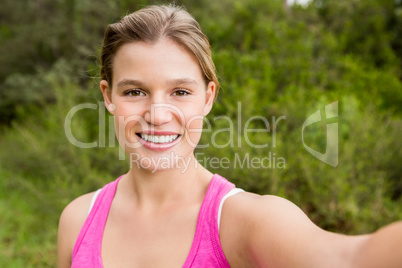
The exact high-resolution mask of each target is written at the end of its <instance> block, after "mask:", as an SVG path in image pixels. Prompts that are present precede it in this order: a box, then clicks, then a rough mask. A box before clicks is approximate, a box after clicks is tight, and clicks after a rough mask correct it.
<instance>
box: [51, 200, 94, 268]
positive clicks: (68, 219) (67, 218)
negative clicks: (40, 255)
mask: <svg viewBox="0 0 402 268" xmlns="http://www.w3.org/2000/svg"><path fill="white" fill-rule="evenodd" d="M93 194H94V193H89V194H86V195H83V196H81V197H78V198H77V199H75V200H73V201H72V202H71V203H70V204H68V205H67V206H66V208H65V209H64V210H63V212H62V213H61V216H60V220H59V229H58V239H57V250H58V252H57V253H58V266H59V268H67V267H71V256H72V253H73V248H74V244H75V241H76V240H77V237H78V234H79V232H80V230H81V228H82V226H83V225H84V222H85V220H86V217H87V213H88V208H89V204H90V202H91V199H92V196H93Z"/></svg>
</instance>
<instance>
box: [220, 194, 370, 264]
mask: <svg viewBox="0 0 402 268" xmlns="http://www.w3.org/2000/svg"><path fill="white" fill-rule="evenodd" d="M220 237H221V243H222V247H223V250H224V252H225V255H226V256H227V258H228V261H229V263H230V264H231V267H349V263H350V262H351V258H352V256H353V254H354V252H355V251H356V250H357V248H358V246H359V245H360V244H361V242H362V241H363V240H364V239H365V238H364V237H347V236H344V235H341V234H335V233H331V232H328V231H325V230H323V229H321V228H319V227H318V226H317V225H315V224H314V223H313V222H312V221H311V220H310V219H309V218H308V217H307V215H306V214H305V213H304V212H303V211H302V210H301V209H300V208H299V207H297V206H296V205H295V204H293V203H292V202H290V201H288V200H286V199H284V198H281V197H277V196H272V195H263V196H261V195H256V194H252V193H247V192H245V193H239V194H236V195H234V196H232V197H231V198H228V199H227V201H226V202H225V203H224V205H223V210H222V218H221V229H220Z"/></svg>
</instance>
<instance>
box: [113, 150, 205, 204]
mask: <svg viewBox="0 0 402 268" xmlns="http://www.w3.org/2000/svg"><path fill="white" fill-rule="evenodd" d="M196 161H197V160H196V159H195V157H194V156H192V157H191V159H190V164H189V165H188V167H187V168H185V169H183V168H182V169H179V168H172V169H166V170H158V171H152V170H147V169H141V168H138V167H132V168H131V169H130V171H129V172H128V173H127V175H126V176H125V178H123V179H122V181H121V182H120V183H119V184H122V187H121V189H122V191H123V192H124V193H125V194H126V195H127V196H129V197H134V200H133V201H134V202H135V203H136V205H137V206H139V207H143V208H151V209H158V208H162V207H168V206H170V205H171V204H177V203H181V202H188V201H189V200H190V199H192V198H196V199H199V198H203V197H204V195H205V192H206V190H207V188H208V185H209V182H210V179H211V178H212V176H213V174H212V173H211V172H210V171H208V170H207V169H205V168H204V167H203V166H202V165H201V164H199V163H198V162H196Z"/></svg>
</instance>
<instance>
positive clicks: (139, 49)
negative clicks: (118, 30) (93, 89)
mask: <svg viewBox="0 0 402 268" xmlns="http://www.w3.org/2000/svg"><path fill="white" fill-rule="evenodd" d="M113 77H114V79H113V85H116V84H117V83H119V81H121V80H123V79H137V80H145V81H148V80H151V81H162V80H171V79H176V78H182V77H188V78H191V79H194V80H196V81H198V80H200V81H202V80H203V78H202V77H203V76H202V72H201V68H200V66H199V64H198V61H197V59H196V57H195V56H194V55H192V54H190V53H189V52H188V51H187V50H186V49H185V48H184V47H182V46H181V45H179V44H177V43H176V42H174V41H172V40H169V39H162V40H159V41H157V42H156V43H154V44H149V43H145V42H132V43H127V44H124V45H123V46H121V47H120V48H119V49H118V51H117V53H116V56H115V58H114V62H113Z"/></svg>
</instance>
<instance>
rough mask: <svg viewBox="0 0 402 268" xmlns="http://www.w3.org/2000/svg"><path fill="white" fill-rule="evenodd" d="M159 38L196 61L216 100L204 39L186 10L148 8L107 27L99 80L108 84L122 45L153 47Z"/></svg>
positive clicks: (207, 43)
mask: <svg viewBox="0 0 402 268" xmlns="http://www.w3.org/2000/svg"><path fill="white" fill-rule="evenodd" d="M162 38H169V39H171V40H173V41H175V42H176V43H178V44H180V45H182V46H183V47H184V48H186V49H187V50H188V51H189V52H190V53H191V54H193V55H194V56H195V57H196V58H197V60H198V63H199V65H200V67H201V70H202V73H203V76H204V79H205V82H206V84H208V82H210V81H213V82H215V84H216V94H215V99H216V97H217V95H218V91H219V82H218V78H217V76H216V69H215V65H214V62H213V61H212V57H211V46H210V44H209V41H208V38H207V37H206V35H205V34H204V33H203V32H202V30H201V27H200V25H199V24H198V22H197V21H196V20H195V19H194V18H193V17H192V16H191V15H190V14H189V13H188V12H187V11H186V10H184V9H183V8H182V7H178V6H174V5H152V6H148V7H146V8H143V9H140V10H138V11H136V12H134V13H131V14H129V15H127V16H125V17H124V18H123V19H121V20H120V21H119V22H116V23H113V24H110V25H108V27H107V28H106V31H105V36H104V40H103V46H102V52H101V65H102V66H101V79H103V80H106V81H107V82H108V83H109V84H110V85H111V84H112V79H113V60H114V57H115V55H116V52H117V50H118V49H119V48H120V47H121V46H122V45H124V44H126V43H130V42H135V41H143V42H147V43H155V42H157V41H158V40H160V39H162Z"/></svg>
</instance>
